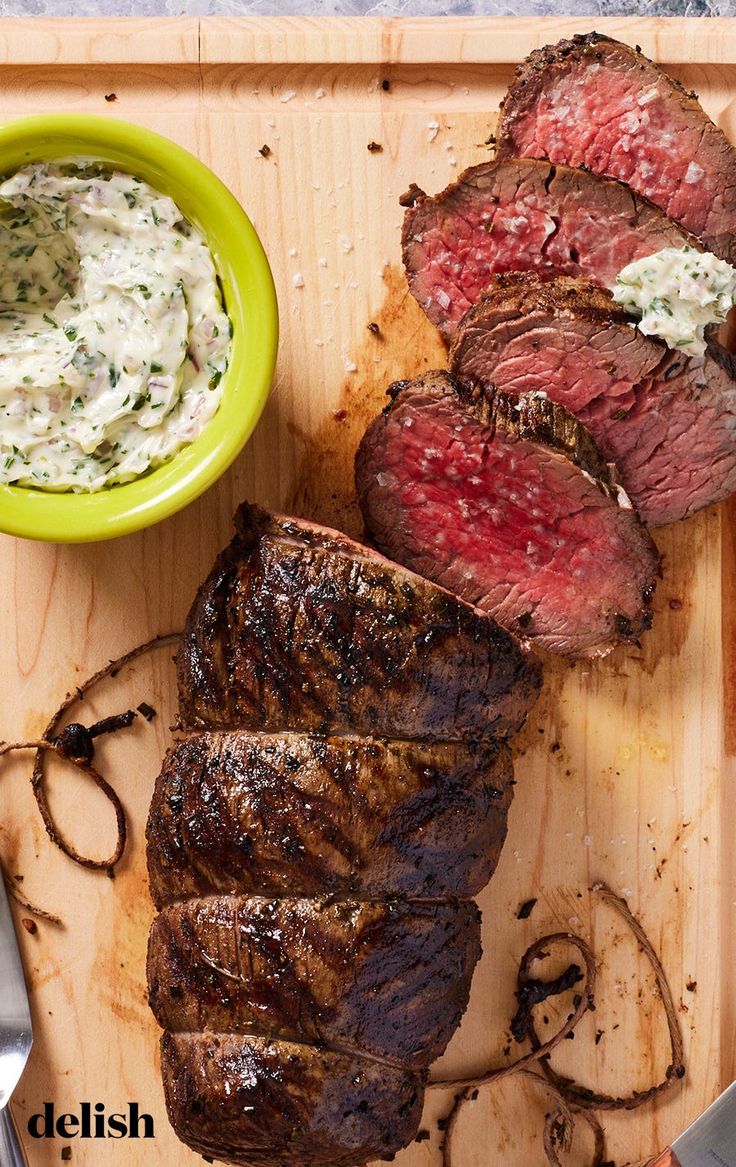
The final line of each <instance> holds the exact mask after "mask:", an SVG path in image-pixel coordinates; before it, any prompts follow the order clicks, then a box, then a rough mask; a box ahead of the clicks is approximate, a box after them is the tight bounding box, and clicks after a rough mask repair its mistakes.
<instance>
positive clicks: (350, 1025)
mask: <svg viewBox="0 0 736 1167" xmlns="http://www.w3.org/2000/svg"><path fill="white" fill-rule="evenodd" d="M149 950H150V956H149V968H148V977H149V985H150V989H151V1007H152V1009H153V1011H154V1014H155V1016H156V1020H157V1021H158V1022H159V1024H160V1025H161V1026H162V1027H163V1028H164V1029H168V1030H170V1031H173V1032H181V1031H184V1032H201V1031H203V1030H207V1031H209V1032H215V1033H221V1032H224V1031H228V1032H231V1033H250V1034H253V1033H260V1034H262V1035H264V1036H267V1037H279V1038H286V1039H293V1040H295V1041H300V1042H304V1041H307V1042H323V1043H324V1042H326V1043H328V1044H329V1045H331V1046H337V1047H338V1048H345V1047H348V1048H350V1049H354V1050H357V1051H358V1052H359V1053H368V1054H372V1055H375V1056H377V1057H379V1058H386V1059H388V1060H390V1061H392V1062H398V1063H401V1064H403V1066H405V1067H408V1068H411V1069H423V1068H424V1067H425V1066H427V1065H428V1064H429V1062H431V1061H434V1060H435V1058H438V1057H439V1056H440V1055H441V1054H442V1053H443V1052H444V1050H445V1048H446V1046H447V1043H448V1042H449V1040H450V1038H451V1036H452V1034H453V1033H454V1031H455V1029H456V1028H457V1026H458V1025H459V1023H460V1018H461V1017H462V1014H463V1013H464V1011H465V1007H466V1005H467V1003H468V995H469V993H470V980H471V977H472V975H473V970H474V968H475V965H476V962H477V961H478V959H479V958H480V916H479V912H478V909H477V907H476V906H475V904H473V903H465V904H458V903H442V904H402V903H397V902H390V903H386V902H383V903H359V902H356V901H351V900H347V901H341V902H339V903H332V904H323V903H321V902H319V901H315V900H306V899H279V900H269V899H264V898H259V897H251V898H245V897H235V896H225V897H219V898H217V897H213V898H208V899H201V900H189V901H187V902H186V903H184V904H177V905H174V906H172V907H170V908H167V909H165V910H164V911H163V912H162V913H161V914H160V915H159V916H158V918H157V919H156V921H155V923H154V926H153V930H152V932H151V941H150V945H149ZM430 1002H431V1005H429V1003H430Z"/></svg>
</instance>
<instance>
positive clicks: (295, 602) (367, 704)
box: [178, 506, 539, 739]
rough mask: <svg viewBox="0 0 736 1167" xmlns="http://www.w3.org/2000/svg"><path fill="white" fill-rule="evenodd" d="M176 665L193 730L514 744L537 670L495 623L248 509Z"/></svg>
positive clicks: (351, 548)
mask: <svg viewBox="0 0 736 1167" xmlns="http://www.w3.org/2000/svg"><path fill="white" fill-rule="evenodd" d="M236 526H237V530H238V535H237V536H236V538H235V540H234V541H233V543H232V544H231V545H230V547H229V548H227V550H226V551H225V552H224V553H223V554H222V555H221V556H220V558H219V559H218V561H217V563H216V565H215V568H214V570H213V572H212V573H211V575H210V577H209V578H208V579H207V580H206V581H205V583H204V585H203V586H202V588H200V591H199V594H198V596H197V599H196V601H195V604H194V607H193V609H192V611H191V613H190V616H189V620H188V622H187V626H186V629H185V632H184V637H183V640H182V645H181V647H180V650H179V655H178V673H179V692H180V708H181V717H182V723H183V725H185V726H186V727H190V728H194V727H198V728H214V729H217V728H229V727H234V726H239V727H243V728H253V729H259V730H268V729H277V730H281V729H299V730H303V731H307V732H314V733H342V732H346V733H355V734H375V735H377V736H381V737H398V738H438V739H451V738H464V737H471V738H474V739H478V738H483V737H491V736H494V735H497V736H503V735H504V734H508V733H512V732H514V731H515V730H516V729H518V727H519V725H520V724H521V723H522V722H523V719H524V717H525V716H526V713H527V711H528V709H529V708H530V706H531V704H532V703H533V701H534V700H535V699H536V695H537V692H538V689H539V670H538V667H537V666H536V665H535V664H534V663H533V662H531V661H529V660H528V659H527V658H525V657H524V655H523V654H522V653H521V651H520V650H519V648H518V645H517V644H516V642H515V641H514V640H513V639H512V638H510V637H509V636H508V634H507V633H506V632H504V631H502V630H501V629H500V628H499V627H497V626H496V625H495V624H494V623H493V621H490V620H488V619H487V618H486V617H484V616H482V615H481V614H479V613H477V612H474V611H473V610H472V609H471V608H469V607H468V606H467V605H466V604H463V603H461V602H459V601H458V600H457V598H456V597H455V596H451V595H449V594H448V593H446V592H443V591H442V590H440V589H438V588H436V587H433V586H432V585H431V584H428V583H427V582H426V580H421V579H419V578H417V577H415V576H411V575H409V574H408V573H407V572H405V571H404V570H402V569H401V568H399V567H397V565H396V564H393V563H389V562H387V561H386V560H384V559H383V558H382V557H381V556H379V555H377V554H376V553H372V552H370V551H369V550H368V549H367V548H364V547H361V546H360V545H359V544H356V543H353V542H351V541H350V540H349V539H347V538H346V537H343V536H338V535H337V534H336V533H335V532H326V531H324V530H320V529H319V528H317V527H313V526H311V525H309V524H305V523H299V524H296V523H295V522H293V521H290V520H281V519H277V518H272V517H271V516H269V515H266V514H265V512H263V511H261V510H259V509H258V508H257V507H251V506H243V507H241V508H240V510H239V511H238V515H237V517H236Z"/></svg>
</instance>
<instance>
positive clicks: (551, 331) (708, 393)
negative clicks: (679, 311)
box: [450, 273, 736, 526]
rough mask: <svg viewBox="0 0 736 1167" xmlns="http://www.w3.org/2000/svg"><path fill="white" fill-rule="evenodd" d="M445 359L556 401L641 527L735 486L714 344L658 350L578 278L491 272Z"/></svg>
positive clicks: (723, 364)
mask: <svg viewBox="0 0 736 1167" xmlns="http://www.w3.org/2000/svg"><path fill="white" fill-rule="evenodd" d="M450 367H451V368H452V370H453V372H454V373H455V374H456V375H458V376H461V377H467V378H470V379H474V380H478V381H481V382H483V383H485V384H493V385H495V386H496V387H497V388H498V389H500V390H502V391H504V392H512V393H519V394H521V393H529V392H540V391H541V392H544V393H546V394H547V395H548V396H549V397H551V398H552V400H553V401H558V402H560V404H562V405H564V406H565V407H566V408H567V409H569V410H570V411H571V412H572V413H574V414H575V416H576V417H577V418H578V419H579V420H580V421H581V422H582V423H583V424H584V425H585V426H586V427H587V429H589V430H590V433H591V434H592V436H593V438H594V439H595V442H596V444H597V446H598V448H599V450H600V451H601V453H602V454H603V456H604V457H605V458H606V459H609V460H610V461H612V462H614V463H615V464H616V469H617V471H618V473H619V474H620V477H621V481H622V483H623V485H624V487H625V488H626V492H627V494H628V495H629V496H630V498H631V500H632V501H633V503H634V505H635V506H636V508H637V510H638V512H639V515H640V517H641V519H642V520H643V521H644V522H645V523H647V524H649V525H651V526H658V525H660V524H662V523H669V522H672V521H673V520H675V519H682V518H685V517H686V516H687V515H690V514H693V513H694V512H695V511H697V510H699V509H700V508H701V507H703V506H707V505H708V504H709V503H713V502H718V501H719V500H720V499H723V498H726V497H727V496H728V495H730V494H732V493H733V492H734V490H736V380H735V379H734V372H733V365H732V358H731V357H730V356H729V355H728V354H727V353H726V352H725V351H724V350H723V349H721V348H720V347H719V346H718V345H717V344H715V343H711V344H710V346H709V350H708V352H707V354H706V356H705V357H704V358H703V359H701V358H696V357H688V356H687V355H686V354H684V353H680V352H677V351H676V350H675V351H673V350H671V349H668V348H667V347H666V345H665V344H664V343H663V342H662V341H660V340H657V339H656V338H655V337H649V336H644V334H643V333H641V332H640V331H639V330H638V329H634V328H632V327H631V319H630V317H629V316H627V315H626V313H624V312H623V311H622V310H621V309H620V308H619V307H618V306H617V305H616V304H615V303H614V301H613V298H612V296H611V295H610V293H609V292H607V291H605V290H604V289H602V288H598V287H596V286H595V285H593V284H591V283H590V282H589V281H587V280H583V279H571V278H567V277H564V276H563V277H559V278H557V279H555V280H549V281H541V280H539V279H538V278H537V277H536V276H535V275H534V274H532V273H525V274H509V275H506V276H496V277H495V278H494V279H493V281H492V282H491V284H490V286H489V287H488V289H487V290H486V292H485V293H484V294H483V295H482V296H481V298H480V300H479V301H478V303H477V304H476V305H475V307H474V308H472V309H471V310H470V312H468V313H467V315H466V316H465V318H464V319H463V321H462V324H461V326H460V328H459V330H458V331H457V333H456V334H455V337H454V338H453V343H452V347H451V349H450Z"/></svg>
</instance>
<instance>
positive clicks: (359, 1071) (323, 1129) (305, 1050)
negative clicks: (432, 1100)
mask: <svg viewBox="0 0 736 1167" xmlns="http://www.w3.org/2000/svg"><path fill="white" fill-rule="evenodd" d="M161 1060H162V1070H163V1078H164V1091H165V1095H166V1108H167V1110H168V1114H169V1119H170V1121H171V1124H172V1126H173V1127H174V1129H175V1130H176V1132H177V1134H178V1135H179V1137H180V1138H181V1139H182V1140H183V1141H184V1142H185V1143H186V1144H187V1145H188V1146H189V1147H191V1148H192V1150H194V1151H197V1152H198V1153H199V1154H201V1155H206V1156H208V1157H211V1158H216V1159H217V1160H219V1161H221V1162H224V1163H235V1164H242V1165H243V1167H306V1165H307V1164H309V1165H312V1167H362V1165H363V1164H365V1163H366V1162H367V1161H368V1160H371V1161H373V1160H374V1159H382V1158H384V1157H385V1156H387V1155H391V1154H393V1153H394V1152H395V1151H396V1150H397V1149H398V1148H399V1147H403V1146H406V1144H407V1143H409V1142H411V1140H412V1139H413V1138H414V1135H415V1134H416V1132H417V1127H418V1126H419V1119H420V1116H421V1112H422V1101H423V1094H424V1089H423V1080H424V1079H423V1075H422V1074H418V1073H414V1072H412V1071H410V1070H404V1069H401V1068H397V1067H394V1066H390V1065H387V1064H386V1063H384V1062H377V1061H369V1060H367V1059H364V1058H356V1057H352V1056H351V1055H349V1054H344V1053H338V1052H336V1051H333V1050H328V1049H318V1048H316V1047H315V1046H309V1045H302V1044H298V1043H292V1042H286V1041H278V1040H267V1039H264V1038H257V1037H243V1036H240V1035H237V1034H213V1033H205V1034H183V1033H179V1034H169V1033H167V1034H164V1037H163V1038H162V1041H161Z"/></svg>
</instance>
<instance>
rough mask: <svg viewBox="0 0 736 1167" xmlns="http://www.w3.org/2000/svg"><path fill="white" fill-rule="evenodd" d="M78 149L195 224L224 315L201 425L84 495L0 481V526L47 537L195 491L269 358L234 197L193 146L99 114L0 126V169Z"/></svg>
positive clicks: (229, 445)
mask: <svg viewBox="0 0 736 1167" xmlns="http://www.w3.org/2000/svg"><path fill="white" fill-rule="evenodd" d="M64 157H66V158H68V157H86V158H94V159H99V160H100V161H102V162H108V163H111V164H112V165H114V166H116V167H118V168H119V169H121V170H125V171H128V172H129V173H132V174H136V175H139V176H140V177H141V178H143V179H145V180H146V181H147V182H150V184H151V185H152V186H154V187H155V188H156V189H157V190H160V191H161V192H162V193H163V194H167V195H170V196H171V198H172V199H173V200H174V202H175V203H176V204H177V206H178V207H179V208H180V209H181V210H182V212H183V213H184V215H185V216H186V218H187V219H189V220H190V221H191V222H193V223H195V224H196V225H197V226H198V227H199V228H200V229H201V230H202V231H203V233H204V235H205V237H206V239H207V242H208V244H209V247H210V250H211V252H212V255H213V257H214V260H215V266H216V268H217V271H218V273H219V275H220V278H221V280H222V287H223V292H224V297H225V305H226V308H227V312H228V315H229V317H230V319H231V321H232V324H233V339H232V344H231V348H230V362H229V366H228V369H227V371H226V373H225V375H224V376H223V379H222V386H223V394H222V400H221V403H220V407H219V409H218V411H217V413H216V414H215V416H214V417H213V418H212V419H211V420H210V421H209V422H208V423H207V425H206V427H205V428H204V430H203V432H202V433H201V435H200V436H199V437H198V438H197V439H196V441H194V442H192V443H191V445H188V446H185V447H184V448H183V449H182V450H181V451H180V452H179V453H178V454H176V455H175V456H174V457H173V458H172V459H171V460H170V461H169V462H167V463H165V464H164V465H163V466H160V467H159V468H158V469H156V470H153V471H149V472H148V473H147V474H144V475H142V476H141V477H140V478H137V479H136V480H135V481H134V482H129V483H125V484H124V485H122V486H110V487H107V488H105V489H103V490H100V491H97V492H96V493H94V494H71V493H63V494H54V493H52V492H48V491H41V490H35V489H33V488H31V487H19V486H5V485H0V531H4V532H6V533H7V534H9V535H21V536H24V537H25V538H28V539H45V540H47V541H49V542H53V543H83V542H88V541H92V540H96V539H110V538H113V537H114V536H116V535H127V534H130V532H132V531H138V530H140V529H141V528H142V527H148V526H150V525H151V524H152V523H157V522H159V521H160V520H161V519H165V518H166V517H167V516H168V515H171V514H173V513H174V512H175V511H178V510H180V509H181V508H182V507H184V506H186V505H187V504H188V503H190V502H192V500H193V499H195V498H197V496H198V495H200V494H202V492H203V491H205V490H206V489H207V488H208V487H209V486H211V485H212V483H213V482H215V480H216V479H217V478H219V477H220V475H221V474H222V473H223V471H224V470H226V469H227V467H228V466H229V465H230V463H231V462H232V461H233V459H234V458H235V457H236V456H237V454H238V453H239V452H240V450H241V449H242V448H243V446H244V445H245V443H246V442H247V440H248V438H249V437H250V435H251V433H252V431H253V429H254V427H255V424H256V422H257V421H258V418H259V417H260V415H261V412H262V410H263V407H264V405H265V403H266V398H267V397H268V392H269V389H270V386H271V380H272V377H273V371H274V365H275V363H276V347H277V343H278V308H277V304H276V293H275V290H274V286H273V279H272V278H271V271H270V268H269V266H268V260H267V259H266V256H265V253H264V251H263V247H262V246H261V242H260V240H259V238H258V236H257V235H256V233H255V230H254V228H253V226H252V224H251V222H250V220H249V219H248V217H247V215H246V214H245V212H244V211H243V209H242V207H241V206H240V204H239V203H238V202H237V201H236V199H235V198H234V197H233V196H232V194H230V192H229V191H228V189H227V188H226V187H225V186H223V184H222V183H221V182H220V180H219V179H218V178H216V177H215V175H214V174H213V173H212V172H211V171H210V170H208V169H207V167H206V166H204V165H203V164H202V163H201V162H199V161H198V160H197V159H196V158H195V157H193V155H191V154H189V153H188V152H187V151H186V150H183V149H182V148H181V147H180V146H176V145H175V144H174V143H173V142H170V141H169V140H168V139H167V138H162V137H160V136H159V135H158V134H154V133H151V132H150V131H149V130H143V129H141V128H140V127H139V126H134V125H130V124H129V123H128V122H121V121H117V120H114V119H111V118H102V117H92V116H86V115H75V114H49V115H47V116H43V117H32V118H24V119H23V120H22V121H16V122H11V123H9V124H8V125H5V126H1V127H0V175H4V174H9V173H12V172H13V171H15V170H17V169H18V168H19V167H20V166H24V165H26V164H28V163H30V162H40V161H50V160H52V159H58V158H64Z"/></svg>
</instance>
